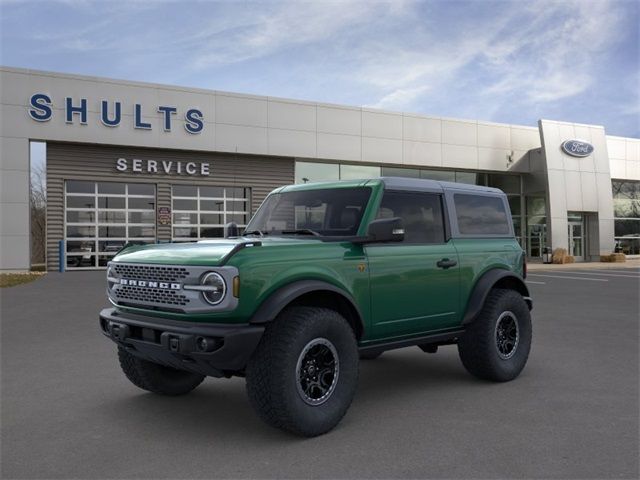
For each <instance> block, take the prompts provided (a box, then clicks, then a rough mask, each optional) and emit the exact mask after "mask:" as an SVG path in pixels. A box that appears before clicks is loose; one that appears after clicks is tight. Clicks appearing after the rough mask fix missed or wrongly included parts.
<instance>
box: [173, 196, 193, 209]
mask: <svg viewBox="0 0 640 480" xmlns="http://www.w3.org/2000/svg"><path fill="white" fill-rule="evenodd" d="M173 209H174V210H198V201H197V200H176V199H175V198H174V199H173Z"/></svg>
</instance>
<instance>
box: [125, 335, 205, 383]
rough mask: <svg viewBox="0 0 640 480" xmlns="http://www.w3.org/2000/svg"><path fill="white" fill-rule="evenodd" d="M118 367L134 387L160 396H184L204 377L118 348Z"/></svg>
mask: <svg viewBox="0 0 640 480" xmlns="http://www.w3.org/2000/svg"><path fill="white" fill-rule="evenodd" d="M118 359H119V360H120V367H122V371H123V372H124V374H125V375H126V376H127V378H128V379H129V381H130V382H131V383H133V384H134V385H135V386H136V387H139V388H142V389H143V390H147V391H148V392H152V393H157V394H160V395H184V394H186V393H189V392H190V391H191V390H193V389H194V388H196V387H197V386H198V385H200V384H201V383H202V381H203V380H204V375H199V374H197V373H192V372H186V371H184V370H177V369H175V368H171V367H165V366H164V365H159V364H157V363H153V362H149V361H148V360H143V359H141V358H138V357H136V356H135V355H132V354H131V353H129V352H127V351H126V350H125V349H124V348H122V347H118Z"/></svg>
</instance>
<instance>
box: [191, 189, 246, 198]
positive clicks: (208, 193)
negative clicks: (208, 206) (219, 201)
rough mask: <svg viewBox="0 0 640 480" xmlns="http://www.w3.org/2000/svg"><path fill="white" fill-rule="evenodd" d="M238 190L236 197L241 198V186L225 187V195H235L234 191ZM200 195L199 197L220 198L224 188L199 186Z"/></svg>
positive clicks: (222, 195)
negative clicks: (234, 187)
mask: <svg viewBox="0 0 640 480" xmlns="http://www.w3.org/2000/svg"><path fill="white" fill-rule="evenodd" d="M235 190H238V192H237V197H238V198H243V197H244V195H243V192H242V191H243V189H242V188H238V189H233V188H227V196H228V197H235V196H236V195H235V194H234V191H235ZM200 196H201V197H211V198H222V197H224V188H222V187H200Z"/></svg>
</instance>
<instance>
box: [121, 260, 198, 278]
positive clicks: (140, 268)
mask: <svg viewBox="0 0 640 480" xmlns="http://www.w3.org/2000/svg"><path fill="white" fill-rule="evenodd" d="M113 265H114V269H115V273H116V275H117V276H118V277H123V278H130V279H135V280H151V281H157V282H180V281H181V280H184V279H185V278H187V277H188V276H189V271H188V270H187V269H186V268H184V267H166V266H160V265H130V264H129V265H127V264H118V263H116V264H113Z"/></svg>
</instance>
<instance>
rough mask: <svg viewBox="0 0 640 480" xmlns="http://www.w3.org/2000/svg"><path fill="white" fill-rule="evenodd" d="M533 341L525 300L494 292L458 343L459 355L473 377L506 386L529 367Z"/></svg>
mask: <svg viewBox="0 0 640 480" xmlns="http://www.w3.org/2000/svg"><path fill="white" fill-rule="evenodd" d="M531 338H532V328H531V314H530V313H529V308H528V307H527V304H526V303H525V301H524V299H523V298H522V296H521V295H520V294H519V293H518V292H515V291H513V290H504V289H493V290H491V292H489V295H488V296H487V299H486V301H485V304H484V306H483V308H482V311H481V312H480V315H478V317H477V318H476V319H475V320H474V321H473V322H472V323H471V324H470V325H469V326H468V327H467V329H466V331H465V332H464V334H463V335H462V337H461V338H460V340H459V341H458V353H459V354H460V359H461V360H462V364H463V365H464V367H465V368H466V369H467V371H468V372H469V373H471V374H472V375H474V376H476V377H478V378H482V379H484V380H491V381H494V382H507V381H509V380H513V379H514V378H516V377H517V376H518V375H519V374H520V372H521V371H522V369H523V368H524V366H525V364H526V363H527V359H528V358H529V351H530V349H531Z"/></svg>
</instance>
